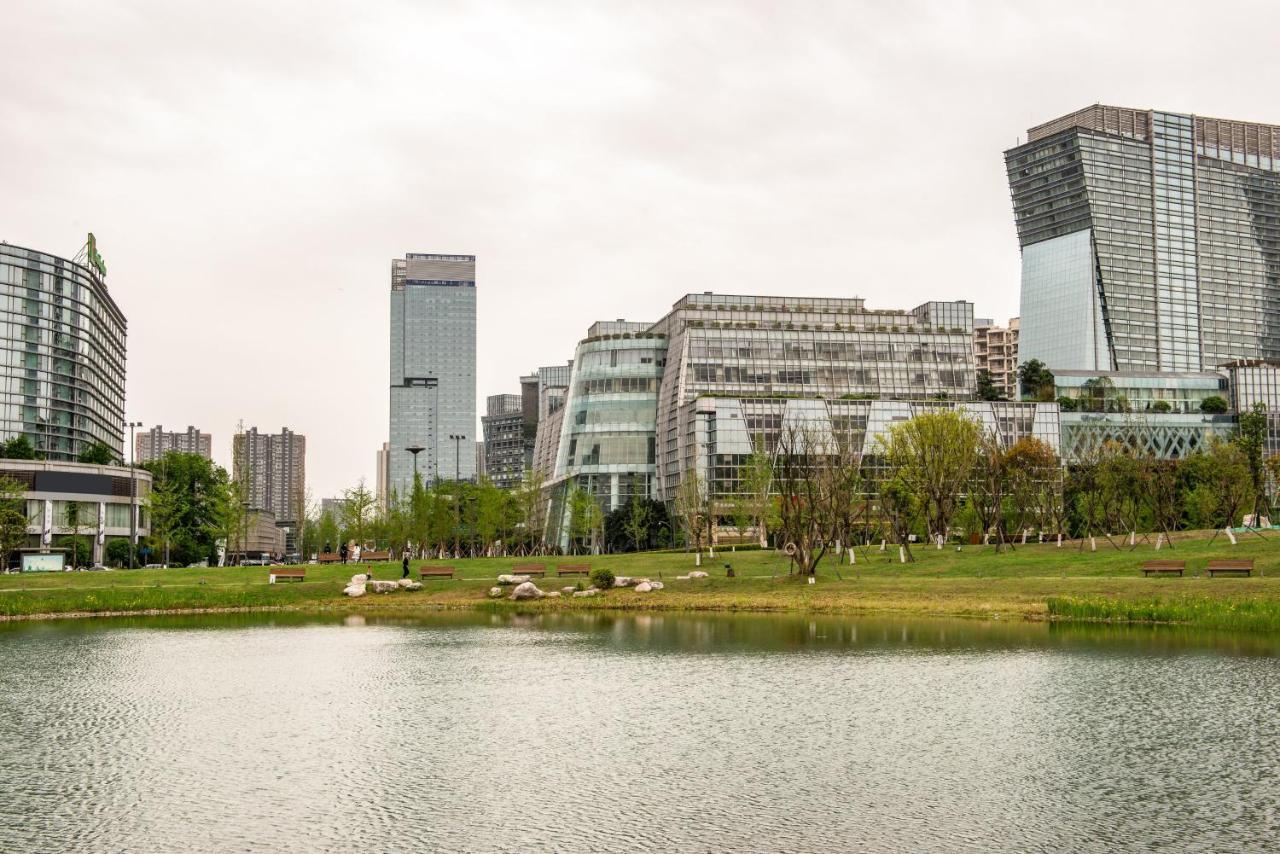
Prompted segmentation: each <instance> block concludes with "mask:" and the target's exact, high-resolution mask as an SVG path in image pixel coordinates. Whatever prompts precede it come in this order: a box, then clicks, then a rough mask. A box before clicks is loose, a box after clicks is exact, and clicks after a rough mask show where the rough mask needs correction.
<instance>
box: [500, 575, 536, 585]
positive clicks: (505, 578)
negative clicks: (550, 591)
mask: <svg viewBox="0 0 1280 854" xmlns="http://www.w3.org/2000/svg"><path fill="white" fill-rule="evenodd" d="M528 580H529V576H527V575H499V576H498V583H499V584H501V585H503V586H504V587H505V586H508V585H512V584H515V585H519V584H524V583H526V582H527V581H528Z"/></svg>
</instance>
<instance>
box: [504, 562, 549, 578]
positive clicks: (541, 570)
mask: <svg viewBox="0 0 1280 854" xmlns="http://www.w3.org/2000/svg"><path fill="white" fill-rule="evenodd" d="M511 574H512V575H546V574H547V565H546V564H545V563H522V564H520V565H519V566H516V567H512V569H511Z"/></svg>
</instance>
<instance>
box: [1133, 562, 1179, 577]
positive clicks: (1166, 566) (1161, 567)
mask: <svg viewBox="0 0 1280 854" xmlns="http://www.w3.org/2000/svg"><path fill="white" fill-rule="evenodd" d="M1186 569H1187V562H1186V561H1185V560H1149V561H1147V562H1146V563H1144V564H1143V565H1142V574H1143V575H1175V574H1176V575H1182V573H1183V572H1185V571H1186Z"/></svg>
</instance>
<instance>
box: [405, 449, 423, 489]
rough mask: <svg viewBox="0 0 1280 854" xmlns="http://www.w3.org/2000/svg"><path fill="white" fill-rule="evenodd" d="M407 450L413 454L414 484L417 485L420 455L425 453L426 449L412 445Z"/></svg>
mask: <svg viewBox="0 0 1280 854" xmlns="http://www.w3.org/2000/svg"><path fill="white" fill-rule="evenodd" d="M405 450H406V451H408V452H409V453H411V454H413V482H414V483H417V482H418V454H420V453H422V452H423V451H425V450H426V448H424V447H422V446H421V445H410V446H409V447H407V448H405Z"/></svg>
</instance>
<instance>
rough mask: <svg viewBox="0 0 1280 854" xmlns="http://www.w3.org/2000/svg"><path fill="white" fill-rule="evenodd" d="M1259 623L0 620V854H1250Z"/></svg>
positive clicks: (1270, 672)
mask: <svg viewBox="0 0 1280 854" xmlns="http://www.w3.org/2000/svg"><path fill="white" fill-rule="evenodd" d="M1277 833H1280V638H1269V637H1259V636H1240V635H1217V636H1215V635H1206V634H1200V633H1195V632H1190V631H1187V630H1181V629H1177V628H1169V627H1165V628H1125V629H1121V628H1114V627H1104V626H1068V627H1064V626H1050V625H1045V624H1029V623H1001V622H989V623H980V622H967V621H928V620H904V619H889V618H876V619H870V618H856V619H855V618H812V619H810V618H808V617H804V616H795V615H788V616H760V615H740V616H727V615H714V616H712V615H683V614H661V615H644V614H640V615H627V616H618V617H611V616H609V615H602V614H590V615H573V616H569V615H541V616H528V617H523V616H513V615H489V614H476V613H465V614H444V615H440V616H438V617H432V618H429V619H420V620H413V621H379V622H374V621H367V622H366V621H364V620H362V619H360V618H347V619H346V620H344V619H343V618H341V617H338V618H329V617H305V616H298V615H236V616H225V617H189V618H150V619H130V620H69V621H53V622H43V623H28V624H8V625H2V626H0V850H4V851H28V850H41V851H124V850H130V851H178V850H182V851H226V850H236V851H248V850H277V851H285V850H290V851H340V850H341V851H346V850H363V851H410V850H446V851H489V850H502V851H531V850H562V851H598V850H699V851H705V850H715V851H723V850H743V851H783V850H788V851H791V850H795V851H834V850H873V851H890V850H926V849H927V850H949V851H954V850H974V851H987V850H1005V851H1032V850H1044V851H1049V850H1054V851H1060V850H1069V849H1074V850H1081V849H1091V850H1138V849H1142V850H1146V849H1150V848H1153V847H1154V848H1171V849H1182V850H1185V849H1203V850H1236V851H1239V850H1266V849H1267V848H1268V847H1269V846H1271V845H1272V844H1274V840H1275V838H1276V837H1277Z"/></svg>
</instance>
